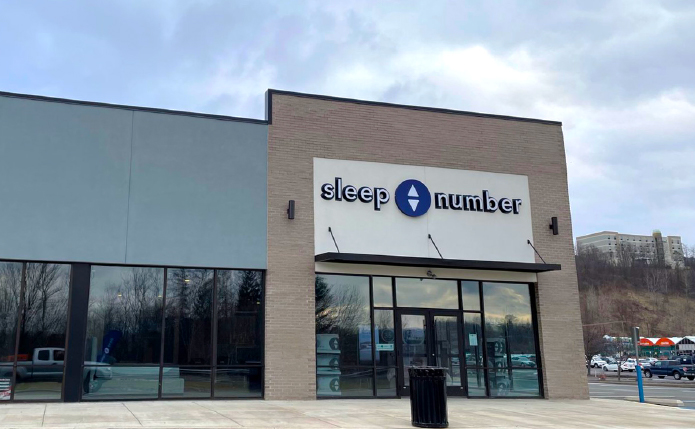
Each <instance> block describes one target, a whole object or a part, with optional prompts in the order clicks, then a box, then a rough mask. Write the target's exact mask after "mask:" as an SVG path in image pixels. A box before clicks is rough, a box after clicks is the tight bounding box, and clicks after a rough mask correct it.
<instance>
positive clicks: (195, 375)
mask: <svg viewBox="0 0 695 429" xmlns="http://www.w3.org/2000/svg"><path fill="white" fill-rule="evenodd" d="M211 380H212V379H211V371H210V368H209V367H208V368H206V367H197V366H196V367H191V368H186V367H173V368H169V367H166V371H164V372H163V373H162V397H163V398H209V397H210V395H211V389H212V387H211V386H212V385H211Z"/></svg>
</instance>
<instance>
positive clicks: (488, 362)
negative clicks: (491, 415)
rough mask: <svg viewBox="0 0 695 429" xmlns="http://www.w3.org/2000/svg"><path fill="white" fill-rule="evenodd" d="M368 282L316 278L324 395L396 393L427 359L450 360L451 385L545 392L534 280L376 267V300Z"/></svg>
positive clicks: (495, 392) (478, 391) (490, 392)
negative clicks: (433, 275) (426, 275)
mask: <svg viewBox="0 0 695 429" xmlns="http://www.w3.org/2000/svg"><path fill="white" fill-rule="evenodd" d="M394 284H395V292H396V300H395V304H396V305H394V301H393V299H392V298H391V297H392V293H393V286H394ZM369 285H370V278H369V276H352V275H335V274H325V275H324V274H320V275H317V277H316V284H315V287H316V373H317V396H320V397H330V396H343V397H345V396H350V397H352V396H356V397H357V396H397V395H398V394H399V391H400V392H401V394H402V393H403V392H407V386H408V373H407V370H406V369H407V368H408V367H410V366H422V365H436V366H440V367H444V368H447V386H449V388H450V389H451V391H450V392H449V393H450V394H458V392H459V390H460V392H461V393H464V392H467V395H468V396H470V397H475V396H539V395H540V387H539V378H538V368H537V367H536V351H535V350H536V344H535V326H534V324H533V317H532V305H531V304H532V303H531V296H532V295H531V289H530V285H529V284H515V283H494V282H480V281H470V280H461V281H456V280H439V279H420V278H401V277H396V278H392V277H382V276H373V277H372V278H371V287H372V290H371V296H372V303H371V306H370V305H369V292H370V291H369ZM481 295H482V296H481ZM459 297H460V299H459ZM483 309H484V310H483ZM481 310H482V311H481ZM370 312H371V315H372V320H371V327H372V330H371V331H370V330H369V328H370V318H369V315H370ZM461 329H462V330H461ZM396 332H400V334H401V336H402V338H401V339H400V340H399V338H397V336H396ZM372 342H373V349H372ZM399 347H400V349H399ZM372 356H373V361H372ZM397 356H398V358H397ZM370 389H371V391H370ZM454 389H458V390H454Z"/></svg>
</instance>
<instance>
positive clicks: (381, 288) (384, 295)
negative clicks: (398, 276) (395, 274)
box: [372, 277, 393, 307]
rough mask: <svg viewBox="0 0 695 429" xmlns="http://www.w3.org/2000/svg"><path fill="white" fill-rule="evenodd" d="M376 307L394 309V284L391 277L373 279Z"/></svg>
mask: <svg viewBox="0 0 695 429" xmlns="http://www.w3.org/2000/svg"><path fill="white" fill-rule="evenodd" d="M372 289H373V295H374V307H393V284H392V278H391V277H373V278H372Z"/></svg>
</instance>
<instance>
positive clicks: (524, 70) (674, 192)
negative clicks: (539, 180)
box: [0, 0, 695, 245]
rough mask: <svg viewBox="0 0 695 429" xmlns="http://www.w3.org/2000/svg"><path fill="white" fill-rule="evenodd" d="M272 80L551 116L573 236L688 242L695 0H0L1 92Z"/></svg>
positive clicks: (237, 99) (245, 104)
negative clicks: (560, 145) (558, 127)
mask: <svg viewBox="0 0 695 429" xmlns="http://www.w3.org/2000/svg"><path fill="white" fill-rule="evenodd" d="M268 88H274V89H282V90H290V91H299V92H308V93H316V94H325V95H333V96H338V97H349V98H359V99H366V100H375V101H385V102H392V103H402V104H413V105H422V106H430V107H441V108H449V109H459V110H468V111H476V112H485V113H494V114H501V115H513V116H524V117H534V118H541V119H550V120H557V121H562V122H563V132H564V138H565V147H566V154H567V163H568V176H569V191H570V204H571V207H572V220H573V227H574V234H575V236H576V235H583V234H588V233H591V232H597V231H601V230H614V231H619V232H625V233H634V234H651V232H652V230H654V229H660V230H661V232H662V233H663V234H664V235H681V236H682V238H683V242H684V243H685V244H687V245H695V221H694V220H695V169H694V168H693V164H695V1H693V0H682V1H678V0H673V1H658V0H644V1H643V0H625V1H589V0H579V1H561V2H559V1H550V0H549V1H532V0H519V1H511V0H499V1H494V2H492V1H463V0H457V1H434V0H428V1H393V2H392V1H378V2H375V1H349V0H340V1H325V0H323V1H300V0H292V1H275V2H265V1H260V0H254V1H249V2H245V1H229V0H225V1H212V0H201V1H192V0H191V1H183V0H148V1H141V0H120V1H110V2H103V1H102V2H95V1H93V0H73V1H60V2H59V1H48V0H46V1H42V0H36V1H11V0H0V91H9V92H19V93H27V94H38V95H46V96H54V97H64V98H72V99H78V100H89V101H100V102H107V103H117V104H127V105H136V106H147V107H159V108H167V109H178V110H188V111H196V112H205V113H215V114H224V115H232V116H241V117H251V118H260V119H262V118H263V117H264V93H265V91H266V89H268Z"/></svg>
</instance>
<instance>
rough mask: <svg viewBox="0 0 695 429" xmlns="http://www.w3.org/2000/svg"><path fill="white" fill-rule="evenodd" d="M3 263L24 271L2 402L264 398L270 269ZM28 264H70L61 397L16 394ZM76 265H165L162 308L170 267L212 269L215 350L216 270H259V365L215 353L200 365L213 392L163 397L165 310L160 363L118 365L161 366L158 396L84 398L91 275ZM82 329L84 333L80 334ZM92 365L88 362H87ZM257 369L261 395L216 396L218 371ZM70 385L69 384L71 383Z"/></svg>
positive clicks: (14, 260)
mask: <svg viewBox="0 0 695 429" xmlns="http://www.w3.org/2000/svg"><path fill="white" fill-rule="evenodd" d="M0 262H7V263H19V264H22V273H21V285H20V295H19V307H18V311H17V323H16V324H15V326H14V329H15V353H14V361H13V363H12V375H11V377H10V385H9V388H10V399H9V400H7V401H2V402H5V403H37V402H41V403H59V402H113V401H119V402H120V401H142V400H191V399H192V400H201V399H203V400H215V399H218V400H234V399H239V400H246V399H263V398H265V329H266V327H265V315H266V278H267V272H266V270H265V269H258V268H234V267H199V266H183V265H160V264H122V263H103V262H77V261H54V260H30V259H12V258H0ZM27 264H61V265H67V266H69V268H70V282H69V285H68V288H69V289H68V308H67V326H66V334H65V337H66V339H65V344H64V345H63V349H64V350H65V361H64V365H63V382H62V390H61V396H60V399H38V400H15V398H14V394H15V391H16V386H17V354H18V347H19V341H20V338H19V334H20V332H21V323H22V312H21V310H19V309H21V308H22V307H23V301H24V294H25V290H26V271H27ZM77 266H82V267H86V268H87V270H88V272H91V268H92V266H106V267H124V268H137V267H141V268H162V269H164V285H163V290H162V303H163V309H164V308H165V307H164V306H165V305H166V286H167V280H166V278H167V272H168V270H169V269H191V270H201V269H202V270H212V271H213V304H212V305H213V316H212V320H211V325H212V328H211V329H212V349H213V350H212V351H213V352H216V351H217V350H216V349H217V344H216V339H217V319H216V316H217V272H218V271H253V272H258V273H260V283H261V300H260V301H261V304H260V305H261V308H260V311H259V316H258V317H259V318H260V319H261V323H260V324H259V325H260V331H259V332H258V337H259V341H260V344H261V347H260V348H261V356H260V363H258V364H245V365H217V359H216V356H217V355H216V353H215V354H212V355H211V362H210V365H199V367H201V368H203V367H206V368H209V369H210V371H211V374H210V379H211V383H210V392H211V395H210V396H209V397H194V398H191V397H186V396H181V397H163V396H162V373H163V368H164V366H165V364H163V358H164V353H163V352H164V350H163V348H164V335H165V331H164V328H165V326H164V322H165V316H166V312H165V311H162V331H161V333H160V335H161V337H160V347H161V350H160V362H159V365H157V364H123V365H119V366H120V367H152V368H159V384H158V393H157V397H156V398H147V399H143V398H117V397H108V398H99V399H83V393H84V392H83V389H82V381H83V380H82V376H81V374H82V371H83V370H84V366H85V365H84V354H85V348H86V344H85V335H84V334H85V333H86V323H87V311H86V310H87V308H88V302H89V292H90V287H91V279H90V278H89V276H82V277H80V278H77V277H76V276H73V271H74V270H75V268H76V267H77ZM75 289H81V290H82V291H84V290H85V289H86V293H81V294H77V293H75V292H76V290H75ZM77 295H80V297H79V299H77V300H75V301H79V302H74V301H73V296H77ZM80 312H82V313H83V314H82V316H83V317H80ZM76 320H81V322H80V324H83V325H84V326H82V327H79V326H75V323H78V322H76ZM80 331H81V334H82V335H80ZM71 332H72V333H73V336H74V335H77V336H80V337H81V338H79V344H80V347H78V348H75V347H72V349H74V350H70V348H69V347H68V344H72V345H73V346H74V344H75V343H77V341H76V340H75V339H72V341H71V339H70V336H71ZM71 364H73V365H79V368H80V371H79V377H78V378H76V377H74V376H73V377H70V376H69V371H68V366H69V365H71ZM87 366H89V365H87ZM179 366H185V367H193V366H195V365H179ZM247 368H250V369H258V370H259V371H260V384H261V391H260V396H258V395H250V396H238V397H237V396H234V397H231V396H224V397H219V398H216V397H215V381H216V380H215V377H216V373H217V370H224V369H247ZM69 384H70V386H68V385H69ZM66 387H67V388H70V387H72V388H73V391H74V390H75V389H76V388H77V387H79V394H78V395H77V397H75V398H73V396H74V395H70V394H69V393H68V392H67V391H66V390H67V389H66Z"/></svg>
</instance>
